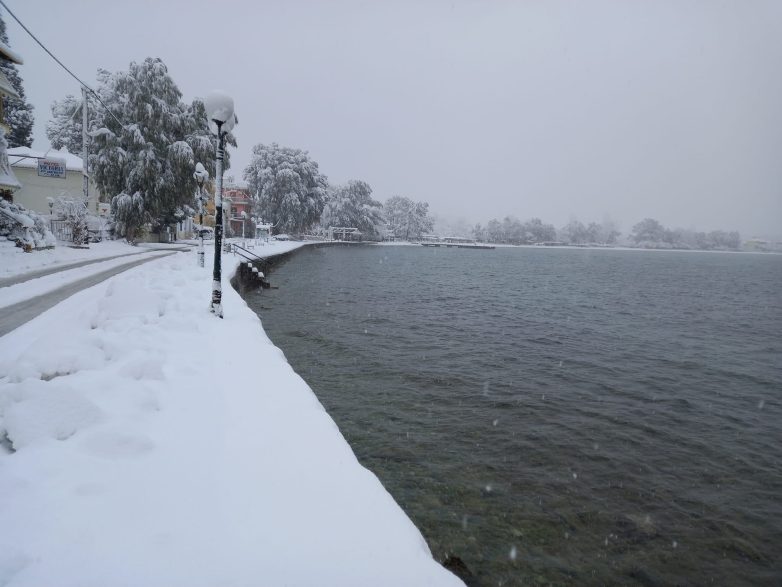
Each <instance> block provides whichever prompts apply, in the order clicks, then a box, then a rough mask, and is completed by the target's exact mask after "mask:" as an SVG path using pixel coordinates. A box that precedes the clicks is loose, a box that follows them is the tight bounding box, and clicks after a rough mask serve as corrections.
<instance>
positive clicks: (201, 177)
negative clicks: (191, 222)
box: [193, 163, 209, 267]
mask: <svg viewBox="0 0 782 587" xmlns="http://www.w3.org/2000/svg"><path fill="white" fill-rule="evenodd" d="M193 177H194V178H195V180H196V183H197V184H198V266H199V267H203V266H204V200H205V198H204V183H205V182H206V180H207V179H209V172H208V171H207V170H206V168H205V167H204V166H203V165H202V164H201V163H196V170H195V173H194V174H193Z"/></svg>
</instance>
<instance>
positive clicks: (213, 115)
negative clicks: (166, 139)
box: [204, 91, 236, 318]
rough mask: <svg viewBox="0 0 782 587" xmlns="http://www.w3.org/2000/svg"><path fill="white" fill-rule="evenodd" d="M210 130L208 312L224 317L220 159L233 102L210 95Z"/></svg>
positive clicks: (231, 121) (233, 121)
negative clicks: (213, 153)
mask: <svg viewBox="0 0 782 587" xmlns="http://www.w3.org/2000/svg"><path fill="white" fill-rule="evenodd" d="M204 107H205V108H206V115H207V118H208V119H209V128H210V129H211V130H212V132H213V133H214V134H216V135H217V161H216V164H215V179H216V180H217V183H216V186H215V257H214V269H213V271H212V303H211V304H210V306H209V310H210V311H211V312H212V313H213V314H216V315H217V316H219V317H220V318H222V317H223V301H222V298H223V289H222V285H221V283H220V280H221V277H220V261H221V255H222V247H221V245H222V240H223V158H224V157H225V135H226V134H227V133H228V132H230V131H231V129H232V128H233V127H234V125H235V124H236V115H235V114H234V101H233V98H231V97H230V96H229V95H227V94H225V93H224V92H219V91H215V92H211V93H210V94H209V95H208V96H207V97H206V100H205V101H204Z"/></svg>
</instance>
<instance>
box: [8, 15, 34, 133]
mask: <svg viewBox="0 0 782 587" xmlns="http://www.w3.org/2000/svg"><path fill="white" fill-rule="evenodd" d="M0 41H2V42H3V43H4V44H5V45H9V43H8V34H7V33H6V30H5V21H4V20H3V18H2V17H1V16H0ZM0 70H1V71H2V72H3V73H4V74H5V77H7V78H8V81H10V82H11V85H12V86H13V87H14V90H15V91H16V93H17V94H19V99H16V98H11V97H9V96H3V112H4V113H5V122H6V124H7V125H8V126H9V128H10V129H11V130H10V131H9V133H8V134H7V136H6V139H7V140H8V146H9V147H29V146H30V145H32V144H33V120H34V119H33V105H32V104H30V103H29V102H28V101H27V98H26V97H25V94H24V87H22V78H21V77H20V75H19V72H18V71H17V70H16V64H14V63H11V62H10V61H6V60H5V59H0Z"/></svg>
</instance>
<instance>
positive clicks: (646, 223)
mask: <svg viewBox="0 0 782 587" xmlns="http://www.w3.org/2000/svg"><path fill="white" fill-rule="evenodd" d="M630 238H632V239H633V241H634V242H635V243H636V244H640V243H643V242H647V243H659V242H662V241H664V240H665V227H664V226H663V225H662V224H660V222H659V221H657V220H655V219H654V218H644V219H643V220H641V222H639V223H638V224H636V225H635V226H633V231H632V233H631V234H630Z"/></svg>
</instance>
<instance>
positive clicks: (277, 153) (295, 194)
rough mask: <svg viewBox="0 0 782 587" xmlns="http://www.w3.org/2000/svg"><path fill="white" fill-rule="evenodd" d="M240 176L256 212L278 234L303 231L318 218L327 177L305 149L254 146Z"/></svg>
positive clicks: (324, 194)
mask: <svg viewBox="0 0 782 587" xmlns="http://www.w3.org/2000/svg"><path fill="white" fill-rule="evenodd" d="M244 179H245V181H247V183H248V185H249V186H250V194H251V195H252V197H253V199H254V201H255V208H256V211H257V212H258V214H259V215H260V216H261V217H262V218H263V219H264V220H265V221H267V222H271V223H272V224H273V225H274V226H275V227H276V231H277V232H278V233H281V232H294V233H300V232H304V231H306V230H307V229H309V228H310V227H311V226H314V225H315V224H317V222H318V221H319V220H320V217H321V213H322V212H323V208H324V206H325V204H326V192H327V187H328V180H327V178H326V176H325V175H322V174H321V173H320V170H319V169H318V164H317V163H316V162H315V161H313V160H312V159H310V157H309V154H308V153H307V151H302V150H300V149H292V148H289V147H281V146H280V145H278V144H277V143H272V144H271V145H256V146H255V147H253V151H252V158H251V160H250V164H249V165H248V166H247V167H246V168H245V170H244Z"/></svg>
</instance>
